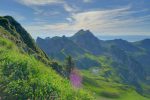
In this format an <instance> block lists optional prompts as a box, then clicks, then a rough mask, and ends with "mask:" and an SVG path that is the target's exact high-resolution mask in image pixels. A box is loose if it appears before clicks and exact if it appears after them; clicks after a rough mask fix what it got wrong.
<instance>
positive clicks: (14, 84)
mask: <svg viewBox="0 0 150 100" xmlns="http://www.w3.org/2000/svg"><path fill="white" fill-rule="evenodd" d="M0 30H1V31H0V33H2V32H5V30H3V29H2V28H1V29H0ZM5 36H6V35H5ZM53 96H55V97H53ZM0 97H1V98H2V99H4V100H5V99H6V100H10V99H11V100H16V99H17V100H26V99H30V100H45V99H47V100H49V99H56V100H57V99H59V98H61V99H62V100H92V99H93V98H92V96H91V95H90V94H89V93H87V92H85V91H84V90H82V89H78V90H74V89H73V88H72V86H71V85H70V82H69V81H68V80H67V79H64V78H62V77H61V76H60V75H58V74H57V73H56V72H55V71H54V70H53V69H52V68H50V67H46V66H45V64H43V63H41V62H40V61H38V60H37V59H35V57H34V56H33V55H28V54H27V53H25V52H22V51H21V49H20V48H18V47H17V46H16V44H14V43H13V42H12V41H10V40H9V39H6V38H4V37H3V35H2V34H0Z"/></svg>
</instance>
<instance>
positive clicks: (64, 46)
mask: <svg viewBox="0 0 150 100" xmlns="http://www.w3.org/2000/svg"><path fill="white" fill-rule="evenodd" d="M36 43H37V44H38V45H39V47H41V48H42V49H43V50H44V51H45V52H46V53H47V55H48V56H49V57H50V58H53V59H57V60H60V61H64V60H65V58H66V57H67V56H69V55H71V56H72V57H74V59H75V62H76V65H77V67H78V68H81V69H84V68H86V69H87V68H89V67H91V66H100V63H98V62H97V61H94V60H91V59H89V58H87V57H85V56H82V55H85V54H86V53H89V51H88V50H86V49H84V48H81V47H80V46H79V45H77V44H76V43H74V42H73V41H71V40H70V39H69V38H67V37H65V36H63V37H53V38H45V39H41V38H39V37H38V38H37V40H36Z"/></svg>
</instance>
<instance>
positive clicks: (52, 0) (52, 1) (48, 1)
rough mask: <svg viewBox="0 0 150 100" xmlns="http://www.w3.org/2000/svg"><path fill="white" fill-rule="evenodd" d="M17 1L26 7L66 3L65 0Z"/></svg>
mask: <svg viewBox="0 0 150 100" xmlns="http://www.w3.org/2000/svg"><path fill="white" fill-rule="evenodd" d="M16 1H17V2H19V3H21V4H24V5H38V6H39V5H48V4H57V3H63V2H64V1H63V0H16Z"/></svg>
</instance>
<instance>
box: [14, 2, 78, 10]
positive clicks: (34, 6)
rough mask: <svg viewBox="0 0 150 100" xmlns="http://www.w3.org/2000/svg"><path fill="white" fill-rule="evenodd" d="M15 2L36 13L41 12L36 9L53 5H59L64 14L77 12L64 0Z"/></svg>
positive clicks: (75, 8)
mask: <svg viewBox="0 0 150 100" xmlns="http://www.w3.org/2000/svg"><path fill="white" fill-rule="evenodd" d="M16 1H17V2H19V3H20V4H23V5H26V6H29V7H31V8H33V9H34V10H35V11H36V13H39V12H42V10H41V9H39V8H38V7H39V6H46V5H54V4H57V5H58V4H59V5H60V6H62V7H63V8H64V10H65V11H66V12H69V13H74V12H76V11H77V10H78V9H77V7H75V6H71V5H69V4H68V3H67V2H66V1H65V0H16ZM35 8H36V9H35Z"/></svg>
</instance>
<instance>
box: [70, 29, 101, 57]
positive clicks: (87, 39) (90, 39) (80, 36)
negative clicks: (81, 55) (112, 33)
mask: <svg viewBox="0 0 150 100" xmlns="http://www.w3.org/2000/svg"><path fill="white" fill-rule="evenodd" d="M70 39H71V40H72V41H73V42H75V43H76V44H78V45H79V46H80V47H84V48H85V49H86V50H88V51H89V52H91V53H92V54H95V55H97V54H100V53H101V52H102V49H101V41H100V40H99V39H98V38H97V37H96V36H94V35H93V33H92V32H90V30H83V29H81V30H79V31H78V32H77V33H76V34H75V35H73V36H72V37H71V38H70Z"/></svg>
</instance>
